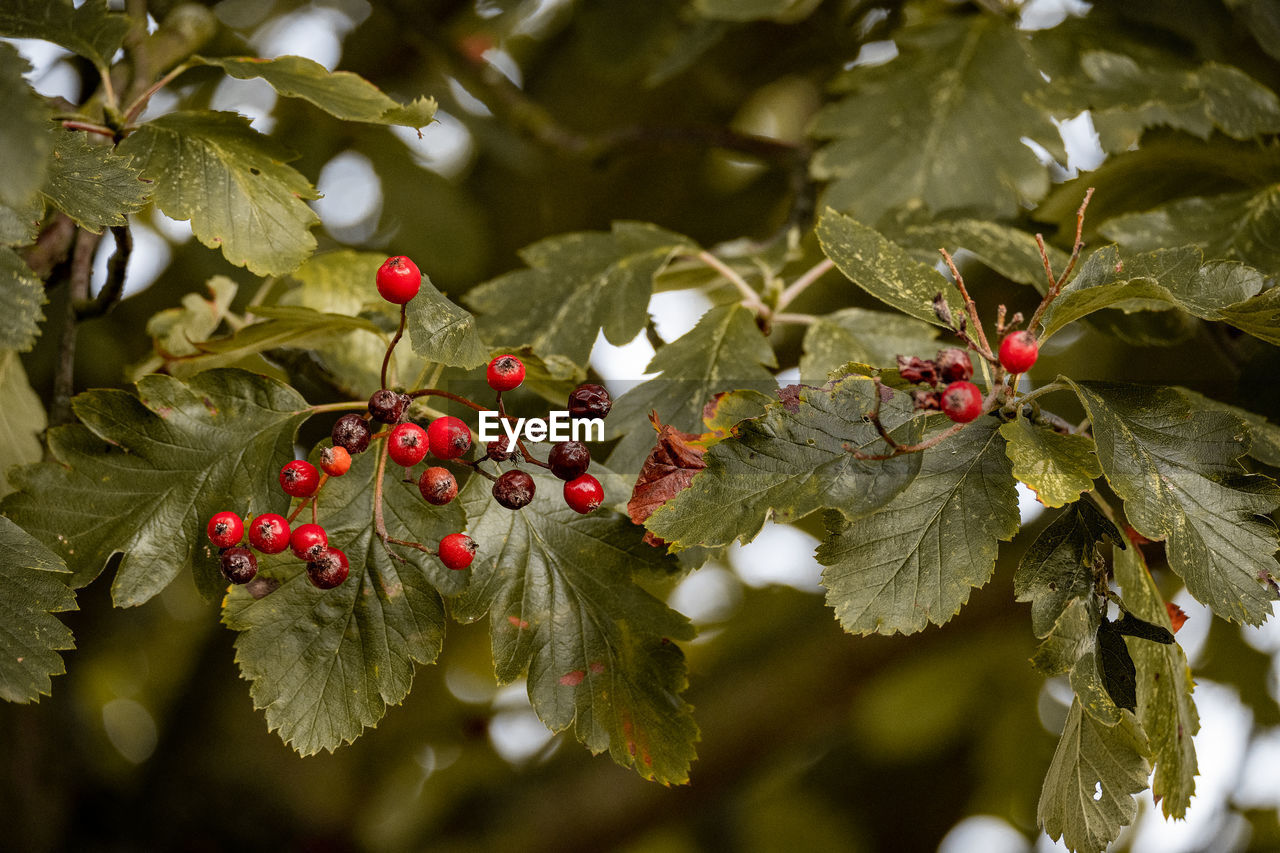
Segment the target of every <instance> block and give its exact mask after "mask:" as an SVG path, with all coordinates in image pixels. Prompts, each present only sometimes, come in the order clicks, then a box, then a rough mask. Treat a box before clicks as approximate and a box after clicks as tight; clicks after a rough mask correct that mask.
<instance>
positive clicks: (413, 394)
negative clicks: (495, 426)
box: [409, 388, 493, 412]
mask: <svg viewBox="0 0 1280 853" xmlns="http://www.w3.org/2000/svg"><path fill="white" fill-rule="evenodd" d="M409 397H410V399H413V400H416V399H418V398H419V397H444V398H445V399H446V400H452V401H453V402H455V403H461V404H462V405H464V406H466V407H468V408H470V409H474V410H475V411H477V412H492V411H493V409H490V408H489V407H488V406H482V405H480V404H479V403H473V402H472V401H470V400H468V399H467V398H466V397H461V396H459V395H457V394H453V393H450V392H449V391H441V390H440V389H439V388H419V389H418V390H416V391H410V392H409Z"/></svg>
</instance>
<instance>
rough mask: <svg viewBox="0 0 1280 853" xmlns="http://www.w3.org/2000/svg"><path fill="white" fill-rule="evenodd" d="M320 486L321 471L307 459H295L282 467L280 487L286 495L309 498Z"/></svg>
mask: <svg viewBox="0 0 1280 853" xmlns="http://www.w3.org/2000/svg"><path fill="white" fill-rule="evenodd" d="M319 486H320V472H319V471H317V470H316V466H314V465H312V464H311V463H310V462H307V461H306V460H305V459H295V460H293V461H292V462H289V463H287V464H285V466H284V467H283V468H281V469H280V488H282V489H284V493H285V494H286V495H293V496H294V497H295V498H309V497H311V496H312V495H314V494H315V493H316V489H317V488H319Z"/></svg>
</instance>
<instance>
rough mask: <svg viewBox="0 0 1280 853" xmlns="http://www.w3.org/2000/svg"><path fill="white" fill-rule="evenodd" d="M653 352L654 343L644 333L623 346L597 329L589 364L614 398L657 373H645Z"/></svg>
mask: <svg viewBox="0 0 1280 853" xmlns="http://www.w3.org/2000/svg"><path fill="white" fill-rule="evenodd" d="M653 352H654V350H653V345H652V344H650V343H649V339H648V337H646V336H645V333H644V332H641V333H640V334H638V335H636V336H635V337H634V338H632V339H631V341H630V342H628V343H625V344H623V345H622V346H615V345H613V344H611V343H609V341H608V340H606V339H605V336H604V332H603V331H600V332H599V333H597V334H596V342H595V344H594V345H593V346H592V347H591V358H590V363H591V366H592V367H593V368H595V371H596V372H597V373H599V374H600V376H601V378H602V379H603V380H604V385H605V387H606V388H608V389H609V393H610V395H612V396H613V397H614V398H615V399H616V398H617V397H619V396H620V395H622V394H624V393H626V392H627V391H628V390H630V389H631V388H633V387H635V386H636V385H637V384H638V383H640V382H643V381H644V380H646V379H649V378H651V377H653V376H654V375H656V374H653V373H645V372H644V369H645V367H646V366H647V365H648V364H649V359H651V358H653Z"/></svg>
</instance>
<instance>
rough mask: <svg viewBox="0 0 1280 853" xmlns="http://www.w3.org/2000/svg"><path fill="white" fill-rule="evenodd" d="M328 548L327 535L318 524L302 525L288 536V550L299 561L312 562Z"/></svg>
mask: <svg viewBox="0 0 1280 853" xmlns="http://www.w3.org/2000/svg"><path fill="white" fill-rule="evenodd" d="M328 547H329V534H327V533H325V532H324V528H323V527H321V526H320V525H318V524H303V525H299V526H298V527H297V528H295V529H294V531H293V533H292V534H291V535H290V536H289V548H290V549H292V550H293V555H294V556H295V557H297V558H298V559H299V560H307V561H310V560H314V559H315V558H316V557H317V556H318V555H319V554H320V552H321V551H323V550H324V549H325V548H328Z"/></svg>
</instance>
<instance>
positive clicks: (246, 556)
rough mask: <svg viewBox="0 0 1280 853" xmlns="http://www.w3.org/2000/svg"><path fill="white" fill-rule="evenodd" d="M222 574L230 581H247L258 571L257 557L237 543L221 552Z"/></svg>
mask: <svg viewBox="0 0 1280 853" xmlns="http://www.w3.org/2000/svg"><path fill="white" fill-rule="evenodd" d="M221 568H222V576H223V577H224V578H226V579H227V580H229V581H231V582H232V583H248V582H249V581H251V580H253V576H254V575H256V574H257V573H258V558H257V557H255V556H253V552H252V551H250V550H249V549H248V548H244V547H241V546H239V545H237V546H236V547H234V548H227V549H226V550H224V551H223V552H222V566H221Z"/></svg>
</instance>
